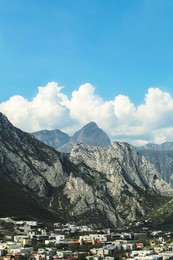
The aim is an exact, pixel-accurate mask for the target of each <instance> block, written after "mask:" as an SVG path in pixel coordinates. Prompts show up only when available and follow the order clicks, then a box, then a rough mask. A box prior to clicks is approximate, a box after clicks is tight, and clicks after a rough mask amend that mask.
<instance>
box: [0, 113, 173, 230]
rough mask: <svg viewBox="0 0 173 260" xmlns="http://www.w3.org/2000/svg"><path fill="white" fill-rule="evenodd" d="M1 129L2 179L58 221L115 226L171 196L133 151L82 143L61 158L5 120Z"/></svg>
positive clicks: (115, 145) (0, 121)
mask: <svg viewBox="0 0 173 260" xmlns="http://www.w3.org/2000/svg"><path fill="white" fill-rule="evenodd" d="M0 126H1V128H0V145H1V151H0V176H2V177H3V178H5V179H6V180H7V181H8V182H10V183H12V184H14V185H15V184H16V185H21V187H23V189H25V190H28V191H29V192H33V193H34V196H35V198H36V199H37V198H38V201H40V199H41V200H42V204H41V206H42V209H43V210H45V209H46V210H48V212H50V213H52V214H53V215H54V216H57V219H58V216H63V217H64V221H76V222H77V223H82V224H90V225H91V224H92V225H95V226H100V227H101V226H109V227H110V226H117V225H118V226H119V225H123V224H125V223H128V222H130V221H134V220H136V219H138V218H139V217H141V216H144V215H145V214H146V213H147V212H148V211H149V210H151V209H152V208H154V207H155V206H156V205H157V204H158V203H159V201H160V198H162V197H165V198H167V199H168V200H169V198H172V196H173V189H171V188H170V186H169V185H168V184H167V183H166V182H164V181H163V180H161V179H160V177H159V175H158V172H157V171H156V169H155V168H154V166H153V165H152V164H150V163H148V162H147V161H146V160H145V158H144V157H143V156H142V155H140V154H139V153H138V152H137V151H136V149H135V148H134V147H133V146H132V145H129V144H127V143H124V142H115V143H113V144H112V145H110V146H108V147H105V148H98V147H91V146H89V145H86V144H82V143H80V144H75V146H74V147H73V149H72V151H71V153H70V154H63V153H60V152H58V151H56V150H55V149H54V148H51V147H50V146H48V145H46V144H44V143H42V142H41V141H39V140H37V139H36V138H34V137H33V136H32V135H31V134H28V133H25V132H23V131H22V130H20V129H18V128H16V127H14V126H13V125H12V124H11V123H10V122H9V121H8V119H7V118H6V117H5V116H3V115H0ZM19 203H20V202H19Z"/></svg>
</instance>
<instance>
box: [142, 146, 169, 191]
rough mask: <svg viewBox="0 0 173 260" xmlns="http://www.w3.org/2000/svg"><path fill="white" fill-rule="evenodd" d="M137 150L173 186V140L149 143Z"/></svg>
mask: <svg viewBox="0 0 173 260" xmlns="http://www.w3.org/2000/svg"><path fill="white" fill-rule="evenodd" d="M137 150H138V152H139V153H141V154H142V155H144V156H145V158H146V159H147V161H149V162H150V163H152V164H153V165H154V167H155V168H156V169H157V171H158V173H159V175H160V177H161V178H162V179H164V180H165V181H166V182H168V183H169V184H170V185H171V187H173V142H165V143H163V144H159V145H158V144H147V145H144V146H142V147H138V148H137Z"/></svg>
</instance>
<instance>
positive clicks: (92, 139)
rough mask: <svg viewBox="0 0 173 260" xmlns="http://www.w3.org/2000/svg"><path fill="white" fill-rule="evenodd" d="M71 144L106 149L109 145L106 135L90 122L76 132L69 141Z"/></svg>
mask: <svg viewBox="0 0 173 260" xmlns="http://www.w3.org/2000/svg"><path fill="white" fill-rule="evenodd" d="M70 142H71V143H84V144H88V145H91V146H96V147H107V146H109V145H110V144H111V142H110V139H109V137H108V136H107V134H106V133H105V132H104V131H103V130H102V129H100V128H99V127H98V126H97V125H96V123H94V122H90V123H89V124H87V125H85V126H84V127H83V128H82V129H80V130H79V131H77V132H76V133H75V134H74V135H73V136H72V137H71V139H70Z"/></svg>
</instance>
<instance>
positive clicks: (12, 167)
mask: <svg viewBox="0 0 173 260" xmlns="http://www.w3.org/2000/svg"><path fill="white" fill-rule="evenodd" d="M0 145H1V150H0V174H1V175H3V176H6V177H7V178H8V179H10V180H12V181H14V182H16V183H19V184H22V185H24V186H26V187H28V188H29V189H31V190H33V191H34V192H36V193H37V194H39V195H46V194H49V190H50V188H51V187H58V186H60V185H62V184H63V183H64V182H65V180H66V173H65V172H64V171H63V170H62V165H61V162H60V156H59V154H58V153H55V152H54V151H53V150H52V149H50V148H49V147H48V146H46V145H44V144H43V143H41V142H39V141H37V140H36V139H35V138H34V137H33V136H32V135H30V134H28V133H24V132H23V131H21V130H20V129H17V128H15V127H13V126H12V124H11V123H10V122H9V121H8V120H7V118H6V117H5V116H4V115H2V114H0Z"/></svg>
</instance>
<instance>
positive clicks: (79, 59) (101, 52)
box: [0, 0, 173, 142]
mask: <svg viewBox="0 0 173 260" xmlns="http://www.w3.org/2000/svg"><path fill="white" fill-rule="evenodd" d="M172 13H173V1H172V0H51V1H47V0H37V1H35V0H0V90H1V91H0V102H1V103H3V102H8V100H9V99H10V97H13V96H15V95H20V96H21V97H23V98H25V99H27V100H28V101H31V100H32V99H33V98H34V97H35V96H36V95H37V94H38V92H39V91H38V86H47V84H48V83H49V82H57V83H58V85H59V86H65V87H64V89H63V94H64V95H66V96H67V98H69V99H70V98H71V97H72V96H73V91H75V90H79V88H80V86H81V85H83V84H85V83H90V84H91V85H92V86H94V95H96V96H99V97H100V98H102V99H103V100H104V101H110V100H114V99H115V97H116V96H118V95H120V94H122V95H125V96H127V97H129V99H130V102H131V103H133V104H134V105H135V107H136V108H137V106H139V105H141V104H144V99H145V95H146V94H147V93H148V89H150V88H158V89H160V90H161V91H163V93H164V92H167V93H169V94H170V95H173V33H172V32H173V16H172ZM152 93H153V92H152ZM157 93H158V92H157ZM163 96H164V94H163ZM1 110H2V111H3V108H1ZM5 112H7V111H6V110H5ZM8 113H9V114H10V112H9V111H8V112H7V115H8ZM11 118H12V119H13V121H14V122H17V121H15V120H14V116H10V119H11ZM91 119H92V118H91ZM75 120H77V119H76V118H75ZM78 121H79V120H78ZM83 123H85V122H83ZM81 124H82V123H81ZM19 125H20V127H21V125H22V124H21V123H20V124H19ZM44 127H45V128H46V126H44ZM52 127H53V126H52ZM56 127H58V126H56ZM23 128H25V127H23ZM47 128H50V126H47ZM27 130H28V129H27ZM142 140H143V139H142ZM145 140H146V139H145ZM148 140H149V139H148ZM150 141H152V138H150ZM142 142H144V140H143V141H142Z"/></svg>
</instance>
